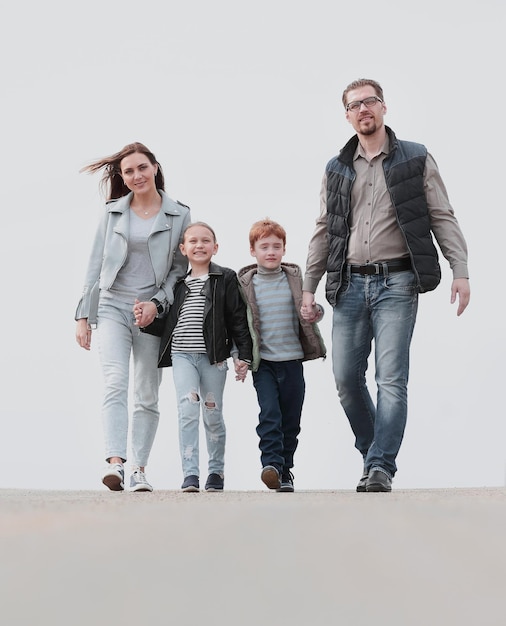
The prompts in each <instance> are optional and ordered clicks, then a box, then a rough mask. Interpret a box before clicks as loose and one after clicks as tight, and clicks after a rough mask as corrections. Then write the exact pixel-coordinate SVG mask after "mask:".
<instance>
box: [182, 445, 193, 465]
mask: <svg viewBox="0 0 506 626" xmlns="http://www.w3.org/2000/svg"><path fill="white" fill-rule="evenodd" d="M192 456H193V446H186V448H185V449H184V451H183V457H184V459H185V460H186V461H191V459H192Z"/></svg>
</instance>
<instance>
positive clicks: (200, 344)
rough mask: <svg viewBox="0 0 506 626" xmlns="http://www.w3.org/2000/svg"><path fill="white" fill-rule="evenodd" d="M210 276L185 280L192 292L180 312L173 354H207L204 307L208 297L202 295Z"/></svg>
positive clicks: (175, 331)
mask: <svg viewBox="0 0 506 626" xmlns="http://www.w3.org/2000/svg"><path fill="white" fill-rule="evenodd" d="M207 278H208V275H207V274H206V275H205V276H199V277H198V278H191V276H187V277H186V278H185V282H186V286H187V287H188V289H189V290H190V291H189V292H188V293H187V294H186V298H185V299H184V302H183V305H182V306H181V309H180V311H179V317H178V320H177V324H176V327H175V328H174V333H173V335H172V352H200V353H205V352H206V344H205V341H204V333H203V326H204V305H205V303H206V297H205V295H204V294H203V293H202V291H203V288H204V285H205V283H206V280H207Z"/></svg>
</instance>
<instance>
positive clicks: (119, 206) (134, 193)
mask: <svg viewBox="0 0 506 626" xmlns="http://www.w3.org/2000/svg"><path fill="white" fill-rule="evenodd" d="M99 170H104V174H103V177H102V187H103V188H104V189H105V190H106V192H107V203H106V207H105V211H104V213H103V216H102V219H101V220H100V224H99V226H98V229H97V233H96V236H95V241H94V244H93V247H92V252H91V257H90V260H89V264H88V271H87V274H86V280H85V285H84V291H83V295H82V298H81V300H80V302H79V304H78V307H77V311H76V314H75V319H76V320H77V329H76V340H77V343H78V344H79V345H80V346H81V347H82V348H84V349H85V350H89V349H90V347H91V334H92V329H93V328H95V327H96V328H97V329H98V339H99V345H98V348H99V355H100V362H101V365H102V371H103V377H104V383H105V393H104V399H103V405H102V419H103V428H104V438H105V456H106V461H107V463H108V466H107V470H106V471H105V473H104V474H103V478H102V482H103V483H104V485H106V486H107V487H108V488H109V489H111V490H112V491H122V490H123V489H124V476H125V473H124V466H123V464H124V463H125V462H126V459H127V452H126V448H127V436H128V380H129V363H130V355H133V366H134V393H133V397H134V408H133V415H132V436H131V439H132V473H131V477H130V489H131V490H132V491H153V487H152V486H151V485H150V484H149V483H148V481H147V480H146V476H145V474H144V469H145V466H146V464H147V462H148V457H149V453H150V451H151V447H152V445H153V440H154V437H155V433H156V430H157V427H158V418H159V411H158V389H159V386H160V382H161V372H160V370H159V369H158V368H157V365H156V361H157V355H158V351H159V344H160V340H159V339H158V338H157V337H153V336H149V335H145V334H143V333H141V332H140V331H139V328H138V326H147V325H148V324H150V323H151V322H152V321H153V319H154V318H155V317H156V316H157V315H161V314H162V313H163V312H164V311H165V310H166V308H168V307H169V305H170V304H171V303H172V300H173V292H172V289H173V286H174V284H175V282H176V281H177V279H178V278H180V277H181V276H184V274H185V273H186V271H187V267H188V262H187V260H186V258H185V257H184V256H183V254H182V252H181V251H180V249H179V243H180V241H181V233H182V232H183V230H184V228H185V227H186V225H187V224H188V223H189V221H190V210H189V208H188V207H187V206H185V205H182V204H180V203H178V202H175V201H174V200H171V199H170V198H169V196H167V194H166V193H165V191H164V188H165V185H164V177H163V172H162V168H161V166H160V164H159V163H158V161H157V160H156V158H155V156H154V154H153V153H152V152H151V151H150V150H148V149H147V148H146V146H144V145H143V144H141V143H132V144H128V145H127V146H125V147H124V148H123V149H122V150H120V151H119V152H117V153H116V154H113V155H112V156H108V157H105V158H103V159H100V160H98V161H96V162H94V163H91V164H90V165H88V166H86V167H84V168H83V170H81V171H86V172H97V171H99ZM134 305H135V307H136V318H135V319H134V316H133V313H132V310H133V307H134Z"/></svg>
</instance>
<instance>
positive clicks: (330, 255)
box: [301, 79, 470, 492]
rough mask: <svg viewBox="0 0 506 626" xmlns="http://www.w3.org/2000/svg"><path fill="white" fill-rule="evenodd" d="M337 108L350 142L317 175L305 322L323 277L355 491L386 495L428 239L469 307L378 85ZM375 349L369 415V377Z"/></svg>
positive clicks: (432, 254)
mask: <svg viewBox="0 0 506 626" xmlns="http://www.w3.org/2000/svg"><path fill="white" fill-rule="evenodd" d="M342 100H343V104H344V108H345V115H346V119H347V120H348V122H350V124H351V125H352V126H353V128H354V130H355V131H356V135H354V136H353V137H352V138H351V139H350V140H349V141H348V143H347V144H346V145H345V146H344V148H343V149H342V150H341V152H340V153H339V155H338V156H336V157H334V158H333V159H331V161H330V162H329V163H328V164H327V167H326V170H325V174H324V177H323V183H322V190H321V210H320V216H319V218H318V219H317V220H316V228H315V230H314V233H313V236H312V238H311V241H310V243H309V251H308V257H307V264H306V272H305V277H304V285H303V289H304V294H303V304H302V311H301V312H302V315H303V317H304V318H305V319H307V320H309V321H311V320H312V319H314V316H315V315H316V307H315V302H314V293H315V291H316V288H317V286H318V283H319V281H320V279H321V278H322V276H323V274H324V273H325V272H327V281H326V297H327V299H328V301H329V302H330V304H331V305H332V306H333V330H332V362H333V370H334V377H335V381H336V387H337V390H338V393H339V399H340V402H341V405H342V406H343V409H344V411H345V413H346V415H347V417H348V420H349V422H350V425H351V428H352V430H353V433H354V435H355V447H356V448H357V449H358V450H359V451H360V452H361V454H362V456H363V459H364V472H363V475H362V477H361V479H360V481H359V483H358V485H357V491H368V492H370V491H373V492H389V491H391V489H392V478H393V477H394V475H395V473H396V471H397V467H396V463H395V460H396V457H397V454H398V452H399V449H400V446H401V442H402V438H403V435H404V430H405V426H406V418H407V383H408V373H409V347H410V343H411V337H412V334H413V328H414V325H415V320H416V313H417V307H418V294H419V293H423V292H425V291H430V290H432V289H435V288H436V287H437V285H438V283H439V281H440V279H441V270H440V267H439V263H438V254H437V251H436V248H435V246H434V243H433V237H432V235H434V237H435V238H436V240H437V242H438V245H439V247H440V249H441V251H442V253H443V255H444V256H445V258H446V259H447V260H448V262H449V264H450V267H451V269H452V271H453V282H452V286H451V303H454V302H455V301H456V300H457V297H458V308H457V315H461V314H462V313H463V312H464V310H465V308H466V307H467V305H468V303H469V298H470V287H469V280H468V278H469V275H468V270H467V246H466V242H465V239H464V237H463V235H462V232H461V230H460V227H459V224H458V222H457V220H456V218H455V216H454V212H453V209H452V207H451V206H450V202H449V200H448V195H447V193H446V189H445V186H444V184H443V181H442V180H441V177H440V174H439V171H438V168H437V165H436V163H435V161H434V159H433V158H432V156H431V155H430V154H429V153H428V152H427V149H426V148H425V146H423V145H421V144H417V143H412V142H407V141H401V140H399V139H397V138H396V136H395V134H394V133H393V131H392V130H391V129H390V128H388V127H387V126H385V125H384V116H385V114H386V112H387V107H386V104H385V101H384V97H383V90H382V88H381V86H380V85H379V84H378V83H377V82H376V81H374V80H369V79H359V80H356V81H354V82H352V83H351V84H350V85H348V87H347V88H346V89H345V90H344V93H343V98H342ZM373 340H374V346H375V370H376V372H375V373H376V383H377V402H376V405H375V404H374V402H373V401H372V399H371V396H370V394H369V391H368V389H367V385H366V376H365V374H366V370H367V361H368V358H369V355H370V353H371V346H372V341H373Z"/></svg>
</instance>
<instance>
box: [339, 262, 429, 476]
mask: <svg viewBox="0 0 506 626" xmlns="http://www.w3.org/2000/svg"><path fill="white" fill-rule="evenodd" d="M417 309H418V292H417V289H416V285H415V277H414V274H413V272H411V271H403V272H395V273H392V274H388V275H374V276H362V275H360V274H351V273H348V275H347V276H346V277H345V281H344V284H343V288H342V291H341V292H340V293H339V296H338V299H337V303H336V306H335V307H334V313H333V325H332V360H333V369H334V377H335V381H336V387H337V390H338V393H339V399H340V401H341V405H342V407H343V409H344V411H345V413H346V415H347V417H348V420H349V422H350V425H351V428H352V430H353V433H354V434H355V447H356V448H357V449H358V450H359V451H360V452H361V454H362V456H363V458H364V466H365V468H367V469H371V468H382V469H383V470H384V471H385V472H386V473H388V474H389V475H390V477H393V476H394V474H395V472H396V470H397V466H396V463H395V459H396V457H397V454H398V452H399V449H400V446H401V442H402V438H403V436H404V429H405V427H406V419H407V385H408V375H409V347H410V344H411V337H412V335H413V329H414V326H415V321H416V314H417ZM373 339H374V352H375V376H376V384H377V398H376V406H375V404H374V402H373V400H372V398H371V396H370V394H369V390H368V388H367V385H366V371H367V360H368V358H369V355H370V353H371V344H372V340H373Z"/></svg>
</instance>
